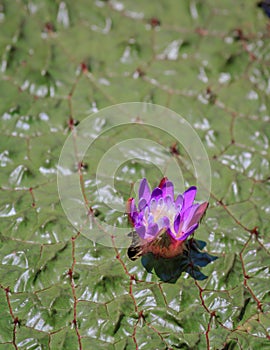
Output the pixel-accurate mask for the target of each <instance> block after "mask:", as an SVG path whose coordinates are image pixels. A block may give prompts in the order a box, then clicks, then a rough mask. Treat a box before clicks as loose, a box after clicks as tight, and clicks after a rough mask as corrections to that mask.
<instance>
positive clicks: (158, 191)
mask: <svg viewBox="0 0 270 350" xmlns="http://www.w3.org/2000/svg"><path fill="white" fill-rule="evenodd" d="M159 197H162V190H161V189H160V188H159V187H156V188H155V189H154V190H153V192H152V194H151V198H156V199H158V198H159Z"/></svg>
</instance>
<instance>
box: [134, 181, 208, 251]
mask: <svg viewBox="0 0 270 350" xmlns="http://www.w3.org/2000/svg"><path fill="white" fill-rule="evenodd" d="M196 192H197V189H196V187H195V186H192V187H190V188H189V189H188V190H186V191H185V192H184V193H183V194H179V195H178V196H177V197H176V199H175V197H174V186H173V183H172V182H171V181H169V180H168V179H167V178H163V179H162V180H161V182H160V184H159V186H158V187H156V188H155V189H154V190H153V191H152V192H151V189H150V187H149V184H148V182H147V180H146V179H142V180H141V183H140V187H139V202H138V208H137V206H136V204H135V199H134V198H130V199H129V200H128V204H127V211H128V216H129V219H130V222H131V223H132V225H133V226H134V228H135V230H136V232H137V234H138V236H139V237H140V240H141V245H144V246H145V247H147V249H145V253H146V252H149V251H151V252H153V253H154V254H158V255H161V256H166V257H170V256H174V255H176V254H179V253H180V252H181V249H179V247H180V246H181V245H182V243H183V242H184V241H185V240H186V239H187V238H188V237H189V236H190V235H191V234H192V233H193V232H194V231H195V230H196V229H197V227H198V225H199V221H200V219H201V218H202V216H203V214H204V212H205V211H206V209H207V206H208V202H204V203H202V204H194V203H193V202H194V199H195V196H196ZM160 237H163V240H162V242H163V243H161V244H160V242H161V239H160ZM164 238H165V241H166V242H164ZM157 241H158V242H159V243H158V244H155V242H157Z"/></svg>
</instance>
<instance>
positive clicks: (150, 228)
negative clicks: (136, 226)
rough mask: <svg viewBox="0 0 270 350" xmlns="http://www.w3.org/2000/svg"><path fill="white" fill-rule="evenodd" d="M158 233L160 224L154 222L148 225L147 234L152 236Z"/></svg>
mask: <svg viewBox="0 0 270 350" xmlns="http://www.w3.org/2000/svg"><path fill="white" fill-rule="evenodd" d="M157 233H158V225H157V224H152V225H149V226H148V229H147V232H146V236H152V237H154V236H155V235H156V234H157Z"/></svg>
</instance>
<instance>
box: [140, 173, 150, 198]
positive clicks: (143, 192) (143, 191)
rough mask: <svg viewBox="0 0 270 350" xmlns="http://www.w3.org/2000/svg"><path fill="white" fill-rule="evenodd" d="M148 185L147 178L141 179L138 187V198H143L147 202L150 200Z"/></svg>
mask: <svg viewBox="0 0 270 350" xmlns="http://www.w3.org/2000/svg"><path fill="white" fill-rule="evenodd" d="M150 193H151V190H150V187H149V185H148V182H147V180H146V179H145V178H144V179H142V181H141V183H140V187H139V199H141V198H144V199H145V200H146V201H147V202H148V201H149V200H150Z"/></svg>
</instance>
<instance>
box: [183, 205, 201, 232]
mask: <svg viewBox="0 0 270 350" xmlns="http://www.w3.org/2000/svg"><path fill="white" fill-rule="evenodd" d="M198 208H199V204H194V205H192V206H191V207H189V208H188V209H186V210H185V211H184V213H182V220H181V221H182V222H183V224H182V231H186V230H187V229H188V228H189V227H190V226H191V222H192V219H193V216H194V214H195V212H196V210H197V209H198Z"/></svg>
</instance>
